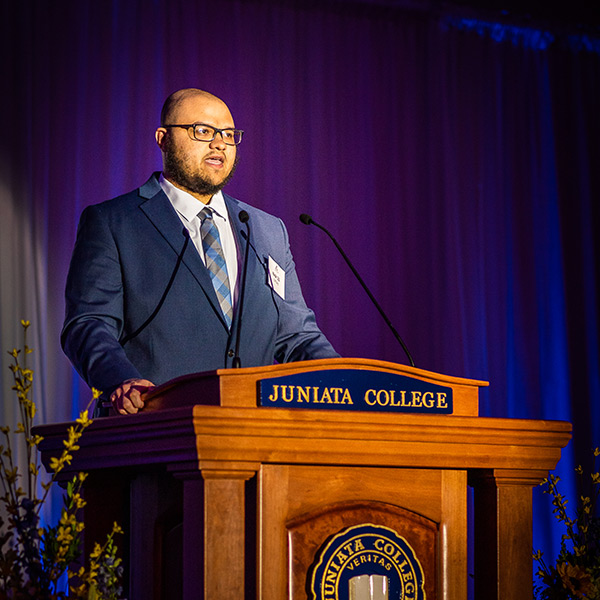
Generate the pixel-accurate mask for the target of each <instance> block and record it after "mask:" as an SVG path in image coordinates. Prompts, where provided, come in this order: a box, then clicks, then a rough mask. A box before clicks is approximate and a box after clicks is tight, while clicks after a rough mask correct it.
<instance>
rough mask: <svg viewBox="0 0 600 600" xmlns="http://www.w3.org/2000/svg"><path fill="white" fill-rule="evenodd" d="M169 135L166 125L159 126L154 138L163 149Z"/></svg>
mask: <svg viewBox="0 0 600 600" xmlns="http://www.w3.org/2000/svg"><path fill="white" fill-rule="evenodd" d="M166 135H167V130H166V129H165V128H164V127H159V128H158V129H157V130H156V131H155V133H154V139H155V140H156V143H157V144H158V147H159V148H160V149H161V150H162V149H163V147H164V145H165V136H166Z"/></svg>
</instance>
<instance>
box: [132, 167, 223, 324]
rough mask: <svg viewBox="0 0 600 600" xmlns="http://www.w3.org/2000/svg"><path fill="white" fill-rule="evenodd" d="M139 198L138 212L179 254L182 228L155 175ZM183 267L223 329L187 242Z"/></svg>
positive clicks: (209, 284)
mask: <svg viewBox="0 0 600 600" xmlns="http://www.w3.org/2000/svg"><path fill="white" fill-rule="evenodd" d="M140 196H141V197H142V198H143V199H144V200H143V201H142V202H141V204H140V209H141V210H142V212H143V213H144V214H145V215H146V217H148V219H150V221H151V222H152V224H153V225H154V227H155V228H156V230H157V231H158V232H159V233H160V235H161V236H162V237H163V238H164V239H165V240H166V241H167V242H168V244H169V245H170V246H171V248H173V251H174V252H175V254H176V255H179V253H180V252H181V250H182V248H183V244H184V242H185V235H184V233H183V231H184V229H185V228H184V226H183V224H182V222H181V219H180V218H179V217H178V216H177V213H176V211H175V209H174V208H173V206H172V204H171V202H170V201H169V199H168V198H167V195H166V194H165V193H164V192H163V191H162V188H161V187H160V184H159V183H158V180H157V178H156V174H154V175H153V176H152V177H151V178H150V179H149V180H148V181H147V182H146V183H145V184H144V185H143V186H142V187H141V188H140ZM183 264H184V265H185V266H186V267H187V268H188V269H189V271H190V272H191V274H192V275H193V276H194V278H195V279H196V281H197V282H198V284H199V285H200V287H201V288H202V290H203V292H204V293H205V294H206V296H207V298H208V300H209V301H210V303H211V304H212V306H213V309H214V310H215V312H216V314H217V315H218V316H219V318H220V319H221V321H222V323H223V325H224V327H227V325H226V323H225V320H224V318H223V313H222V312H221V307H220V306H219V302H218V300H217V295H216V293H215V288H214V287H213V284H212V280H211V278H210V274H209V272H208V269H207V268H206V267H205V266H204V263H203V262H202V259H201V258H200V255H199V254H198V251H197V250H196V247H195V246H194V244H193V243H191V242H190V243H189V244H188V248H187V249H186V251H185V254H184V257H183ZM173 266H175V263H173ZM167 277H168V275H167Z"/></svg>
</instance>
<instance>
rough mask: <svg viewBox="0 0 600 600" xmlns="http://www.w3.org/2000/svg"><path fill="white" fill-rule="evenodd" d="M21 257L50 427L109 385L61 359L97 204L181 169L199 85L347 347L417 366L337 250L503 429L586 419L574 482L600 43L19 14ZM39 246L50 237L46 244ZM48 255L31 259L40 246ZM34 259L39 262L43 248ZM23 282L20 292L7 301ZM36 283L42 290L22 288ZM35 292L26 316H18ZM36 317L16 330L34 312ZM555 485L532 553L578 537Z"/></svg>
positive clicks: (203, 18) (131, 13) (10, 45)
mask: <svg viewBox="0 0 600 600" xmlns="http://www.w3.org/2000/svg"><path fill="white" fill-rule="evenodd" d="M1 10H2V11H3V12H2V22H3V23H4V33H3V36H2V39H1V40H0V44H1V46H0V48H1V51H2V57H3V59H2V60H3V61H4V65H3V67H2V69H3V75H2V81H3V82H4V92H3V99H2V103H3V106H4V109H3V110H2V115H3V124H2V129H3V135H2V136H0V139H1V143H2V149H1V152H2V154H1V159H2V160H1V161H0V162H1V165H0V169H1V171H0V173H1V174H2V181H1V185H2V203H3V204H2V206H3V211H6V212H7V213H8V211H9V210H10V211H11V214H13V215H14V214H16V215H18V217H19V219H18V222H19V223H20V225H19V227H18V228H11V229H10V230H8V223H9V222H12V221H8V220H6V219H3V220H2V221H3V222H2V223H0V226H1V227H2V228H3V230H2V236H9V237H10V236H12V237H14V236H16V235H18V236H20V237H19V239H21V238H22V237H25V238H26V239H27V240H31V243H32V244H34V246H33V250H31V246H26V247H27V248H29V249H28V250H27V251H26V252H25V255H26V256H25V258H23V256H24V254H23V253H22V252H19V248H21V245H20V244H23V243H24V242H15V244H13V245H10V246H9V245H6V246H4V245H3V246H2V248H3V252H9V253H11V255H9V256H2V262H3V263H5V261H7V262H8V263H10V264H12V265H14V269H15V270H16V271H15V273H16V275H15V273H13V274H12V275H11V278H10V281H11V282H13V283H14V282H15V281H16V282H19V281H20V279H19V273H22V271H18V268H19V267H18V265H19V264H20V261H21V260H29V261H30V262H31V264H33V265H34V267H32V271H31V272H32V274H33V275H32V279H28V280H27V282H22V281H21V282H20V283H19V285H17V287H14V286H12V284H11V286H12V287H11V286H8V285H7V284H6V281H8V280H9V279H8V277H9V276H8V275H6V273H5V275H4V280H3V282H2V285H3V288H4V289H3V295H2V321H3V325H4V327H5V328H7V327H8V325H7V324H5V323H6V320H7V318H11V319H12V318H13V317H14V315H18V316H21V315H20V312H19V310H21V304H23V303H22V302H21V300H22V298H24V297H27V298H29V297H30V295H28V292H27V290H28V289H29V288H28V285H29V284H31V285H32V286H34V287H35V290H36V293H35V294H34V297H35V298H34V300H35V301H34V302H33V304H32V303H31V302H32V301H31V300H28V301H27V302H24V304H23V305H26V306H30V305H31V306H32V310H33V311H35V312H34V314H32V315H31V317H30V318H31V319H32V320H33V321H34V324H35V326H36V327H37V332H38V334H37V335H38V340H39V345H40V346H41V349H42V350H43V351H44V353H45V354H44V359H43V360H44V362H43V364H42V365H41V367H40V370H41V375H42V378H43V388H44V390H45V396H44V398H43V411H42V414H43V416H44V418H45V419H46V420H48V421H52V420H61V419H64V418H71V416H73V415H74V414H76V412H77V411H78V410H79V409H80V407H81V406H85V404H86V403H87V399H88V398H89V392H88V391H87V390H86V389H85V388H84V387H83V386H82V385H81V384H80V383H79V381H78V378H77V376H76V375H75V374H74V373H73V372H72V371H71V369H70V367H69V366H68V364H67V363H66V360H65V359H64V358H63V357H62V354H61V351H60V348H59V343H58V336H59V332H60V327H61V322H62V312H63V299H62V293H63V286H64V280H65V275H66V270H67V267H68V261H69V257H70V252H71V249H72V246H73V242H74V236H75V228H76V224H77V220H78V217H79V214H80V212H81V210H82V208H83V207H85V206H86V205H88V204H92V203H96V202H100V201H102V200H105V199H108V198H110V197H113V196H115V195H117V194H120V193H122V192H125V191H128V190H130V189H133V188H135V187H137V186H138V185H140V184H141V183H142V182H143V181H145V180H146V178H147V177H148V175H149V174H150V173H151V172H152V171H153V170H157V169H160V155H159V152H158V150H157V148H156V147H155V144H154V139H153V134H154V129H155V128H156V126H157V123H158V119H159V111H160V107H161V105H162V102H163V100H164V98H165V97H166V96H167V95H168V94H169V93H170V92H172V91H174V90H175V89H178V88H180V87H188V86H194V87H200V88H204V89H207V90H209V91H212V92H213V93H215V94H217V95H219V96H221V97H222V98H223V99H224V100H225V101H226V102H227V103H228V104H229V106H230V108H231V109H232V112H233V114H234V117H235V119H236V125H237V126H238V127H240V128H242V129H244V130H245V132H246V133H245V137H244V141H243V145H242V146H241V147H240V150H241V163H240V166H239V168H238V172H237V174H236V176H235V178H234V180H233V182H232V183H231V184H230V186H229V188H228V192H229V193H231V194H232V195H234V196H237V197H239V198H240V199H242V200H245V201H247V202H250V203H252V204H255V205H257V206H259V207H261V208H263V209H265V210H267V211H269V212H272V213H274V214H276V215H278V216H280V217H282V218H283V219H284V220H285V221H286V223H287V225H288V228H289V232H290V237H291V242H292V250H293V252H294V256H295V259H296V263H297V268H298V272H299V276H300V279H301V281H302V284H303V289H304V292H305V296H306V298H307V301H308V303H309V305H311V306H312V307H313V308H314V309H315V312H316V313H317V318H318V321H319V324H320V326H321V328H322V329H323V330H324V331H325V333H326V334H327V335H328V337H329V338H330V339H331V341H332V342H333V344H334V345H335V346H336V348H337V349H338V351H339V352H341V353H342V354H343V355H345V356H365V357H372V358H379V359H384V360H391V361H397V362H404V361H405V357H404V355H403V353H402V350H401V349H400V347H399V346H398V344H397V343H396V341H395V340H394V338H393V337H392V335H391V334H390V332H389V331H388V330H387V329H386V326H385V324H384V323H383V321H382V319H381V318H380V316H379V315H378V314H377V312H376V311H375V309H374V308H373V307H372V306H371V305H370V303H369V301H368V298H367V297H366V295H365V294H364V292H363V291H362V290H361V289H360V288H359V286H358V284H357V282H356V281H355V280H354V279H353V277H352V275H351V273H350V271H349V270H348V269H347V267H346V266H345V264H344V263H343V262H342V260H341V258H340V257H339V256H338V255H337V253H336V251H335V249H334V247H333V246H332V245H331V242H330V240H328V239H327V238H326V236H325V235H324V234H322V232H320V231H318V230H317V229H316V228H307V227H306V226H304V225H302V224H301V223H300V222H299V221H298V215H299V214H300V213H301V212H307V213H310V214H311V215H312V216H313V218H314V219H315V220H316V221H318V222H319V223H322V224H323V225H325V226H327V227H329V228H330V229H331V231H332V232H333V233H334V235H335V236H336V237H337V239H338V240H339V241H340V243H341V244H342V245H343V246H344V247H345V249H346V252H347V253H348V254H349V256H350V257H351V259H352V260H353V261H354V262H355V264H356V266H357V268H358V270H359V271H360V272H361V274H362V275H363V278H364V279H365V280H366V282H367V284H368V285H369V286H370V288H371V289H372V291H373V292H374V294H375V296H376V297H377V298H378V299H379V301H380V303H381V305H382V306H383V307H384V309H385V310H386V311H387V312H388V314H389V316H390V318H391V320H392V322H393V323H394V324H395V327H396V328H397V329H398V330H399V331H400V332H401V335H402V336H403V338H404V339H405V341H406V343H407V344H408V346H409V347H410V349H411V352H412V354H413V356H414V358H415V362H416V364H417V366H418V367H421V368H424V369H428V370H432V371H439V372H442V373H446V374H450V375H456V376H463V377H468V378H473V379H483V380H487V381H490V384H491V385H490V388H489V390H488V391H484V392H483V393H482V402H481V414H482V415H484V416H499V417H519V418H535V419H566V420H570V421H572V422H573V424H574V440H573V442H571V444H570V445H569V448H568V449H567V451H566V452H565V453H564V455H563V456H564V458H563V460H562V461H561V464H560V468H559V472H560V475H561V477H562V478H563V479H565V482H566V485H567V488H566V489H565V492H566V493H567V494H569V487H568V486H570V489H571V497H572V496H573V495H574V493H575V491H574V487H573V486H574V483H573V481H572V480H571V477H570V473H571V472H572V468H573V467H574V466H575V464H577V463H581V462H584V463H585V461H586V460H587V457H588V456H589V454H590V452H589V449H590V448H591V447H592V446H594V445H595V446H598V445H600V408H599V398H600V389H599V388H600V379H599V375H598V371H599V362H600V358H599V351H598V345H599V339H600V335H599V334H600V326H599V321H598V316H599V315H598V306H599V302H598V293H599V290H598V285H599V282H600V259H599V257H600V252H599V250H600V248H599V245H600V227H599V224H600V219H599V211H600V209H599V205H598V198H599V195H600V194H599V192H600V189H599V188H600V175H599V171H600V170H599V169H598V165H599V164H600V142H599V140H600V117H599V113H600V111H599V110H598V107H599V106H600V42H598V40H594V39H590V38H585V37H584V36H579V37H570V38H569V37H566V36H565V37H560V36H558V35H556V34H550V33H547V32H546V33H545V32H543V31H541V30H537V29H534V28H531V29H524V28H517V27H508V26H503V25H500V24H493V23H484V22H476V21H466V20H464V19H460V18H458V17H453V16H452V15H440V14H433V13H431V14H430V13H428V12H427V11H414V10H412V11H411V10H408V9H406V10H401V9H391V8H385V7H381V6H378V5H377V4H374V3H364V4H359V3H344V2H333V1H331V2H321V3H319V2H308V3H305V2H291V1H289V2H276V1H275V0H273V1H268V0H263V1H259V0H256V1H243V0H220V2H215V3H203V2H192V1H189V2H186V1H185V0H168V1H167V0H152V1H148V0H127V1H122V2H118V1H117V0H114V1H113V2H94V1H86V0H83V1H82V0H78V1H63V2H50V1H47V0H42V1H39V2H32V1H27V0H26V1H25V2H19V3H17V2H15V3H13V4H8V3H5V4H4V6H3V8H2V9H1ZM28 243H29V242H28ZM30 255H31V256H30ZM28 256H29V257H30V258H27V257H28ZM9 287H10V289H8V288H9ZM19 289H20V290H21V291H19ZM20 302H21V304H19V303H20ZM15 318H16V317H15ZM538 492H539V491H538V490H536V491H535V492H534V496H535V499H536V507H537V508H536V511H535V518H536V523H535V543H536V547H540V546H542V547H544V548H546V549H547V551H548V554H550V555H552V553H553V552H554V551H555V550H556V547H557V544H558V541H559V540H557V536H556V533H552V528H551V525H552V522H553V519H552V517H551V515H550V509H549V503H548V501H547V498H546V497H543V496H542V495H541V494H540V493H538Z"/></svg>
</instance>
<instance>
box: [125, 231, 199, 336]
mask: <svg viewBox="0 0 600 600" xmlns="http://www.w3.org/2000/svg"><path fill="white" fill-rule="evenodd" d="M183 237H185V242H183V247H182V248H181V252H180V253H179V255H178V256H177V262H176V263H175V268H174V269H173V272H172V273H171V279H169V283H167V287H166V288H165V291H164V292H163V295H162V298H161V299H160V300H159V301H158V304H157V305H156V308H155V309H154V310H153V311H152V314H151V315H150V316H149V317H148V318H147V319H146V320H145V321H144V322H143V323H142V324H141V325H140V326H139V327H138V328H137V329H136V330H135V331H134V332H133V333H130V334H129V335H127V336H125V337H124V338H123V339H122V340H121V341H120V342H119V343H120V344H121V346H124V345H125V344H126V343H127V342H129V341H131V340H132V339H133V338H134V337H137V336H138V335H139V334H140V333H141V332H142V331H143V330H144V329H146V327H148V325H150V323H152V321H154V319H155V317H156V315H157V314H158V311H159V310H160V309H161V308H162V305H163V304H164V303H165V300H166V299H167V296H168V295H169V292H170V291H171V287H173V282H174V281H175V276H176V275H177V271H179V267H180V266H181V261H182V260H183V255H184V254H185V250H186V248H187V247H188V244H189V242H190V233H189V231H188V230H187V229H186V228H185V227H184V228H183Z"/></svg>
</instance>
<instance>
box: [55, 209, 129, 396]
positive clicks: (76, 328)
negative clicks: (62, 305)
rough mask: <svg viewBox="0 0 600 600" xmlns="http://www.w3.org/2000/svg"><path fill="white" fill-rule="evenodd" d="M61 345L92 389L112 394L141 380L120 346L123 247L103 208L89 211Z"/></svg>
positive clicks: (73, 271)
mask: <svg viewBox="0 0 600 600" xmlns="http://www.w3.org/2000/svg"><path fill="white" fill-rule="evenodd" d="M65 300H66V316H65V322H64V326H63V330H62V334H61V344H62V347H63V350H64V352H65V354H66V355H67V356H68V358H69V359H70V360H71V362H72V363H73V365H74V366H75V368H76V369H77V371H78V373H79V374H80V375H81V376H82V377H83V379H84V380H85V381H86V382H87V383H88V385H90V386H91V387H92V386H93V387H95V388H97V389H99V390H101V391H103V392H105V393H110V392H111V391H112V390H113V389H114V388H116V387H117V386H118V385H120V384H121V383H122V382H123V381H125V380H126V379H130V378H134V377H136V378H139V377H141V375H140V373H139V372H138V370H137V369H136V368H135V367H134V365H133V364H132V363H131V362H130V361H129V359H128V358H127V356H126V354H125V351H124V350H123V348H122V347H121V345H120V344H119V341H118V340H119V336H120V334H121V332H122V329H123V282H122V276H121V265H120V262H119V255H118V249H117V245H116V243H115V240H114V238H113V235H112V233H111V231H110V227H109V224H108V219H107V218H106V215H105V214H104V213H103V210H102V207H101V206H90V207H88V208H86V209H85V210H84V211H83V213H82V215H81V219H80V222H79V227H78V230H77V239H76V242H75V248H74V250H73V256H72V258H71V264H70V267H69V274H68V276H67V285H66V293H65Z"/></svg>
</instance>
